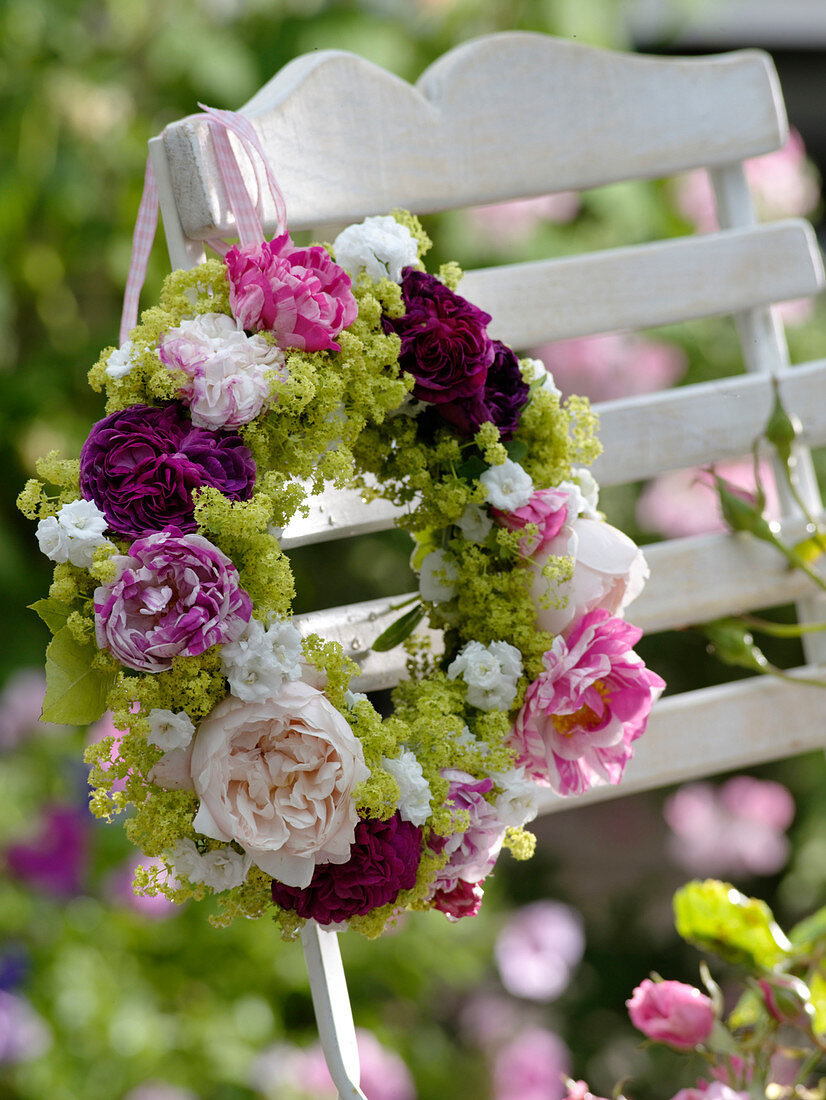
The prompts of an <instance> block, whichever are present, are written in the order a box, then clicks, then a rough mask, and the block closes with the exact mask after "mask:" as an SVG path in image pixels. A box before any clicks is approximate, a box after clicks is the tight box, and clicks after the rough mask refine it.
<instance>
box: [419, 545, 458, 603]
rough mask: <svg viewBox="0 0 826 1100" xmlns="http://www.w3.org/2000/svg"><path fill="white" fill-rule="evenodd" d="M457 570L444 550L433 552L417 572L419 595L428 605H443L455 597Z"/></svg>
mask: <svg viewBox="0 0 826 1100" xmlns="http://www.w3.org/2000/svg"><path fill="white" fill-rule="evenodd" d="M458 579H459V570H458V569H457V568H456V563H455V562H454V561H453V559H452V558H451V557H450V556H449V555H448V553H447V551H446V550H434V551H433V552H432V553H430V554H428V555H427V557H426V558H425V559H424V561H423V562H422V565H421V569H420V571H419V594H420V595H421V597H422V599H423V600H427V601H428V602H429V603H444V602H445V601H446V600H452V599H453V597H454V596H455V595H456V581H457V580H458Z"/></svg>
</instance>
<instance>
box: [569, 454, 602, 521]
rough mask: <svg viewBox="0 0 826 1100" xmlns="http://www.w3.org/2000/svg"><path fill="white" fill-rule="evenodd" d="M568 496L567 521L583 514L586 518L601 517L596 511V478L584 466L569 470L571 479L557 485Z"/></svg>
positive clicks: (597, 492) (597, 493)
mask: <svg viewBox="0 0 826 1100" xmlns="http://www.w3.org/2000/svg"><path fill="white" fill-rule="evenodd" d="M559 488H560V489H563V490H564V491H565V492H566V493H568V494H569V496H570V501H569V504H568V523H571V522H572V521H573V520H575V519H576V517H577V516H585V517H586V519H601V518H602V517H601V516H600V514H599V511H598V508H597V506H598V504H599V484H598V483H597V479H596V478H595V477H594V475H593V474H592V473H591V471H590V470H587V469H586V468H585V467H584V466H575V467H574V469H573V470H571V480H570V481H563V482H561V483H560V485H559Z"/></svg>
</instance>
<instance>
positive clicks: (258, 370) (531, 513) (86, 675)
mask: <svg viewBox="0 0 826 1100" xmlns="http://www.w3.org/2000/svg"><path fill="white" fill-rule="evenodd" d="M429 246H430V241H429V240H428V238H427V236H426V234H425V232H424V231H423V229H422V227H421V224H420V223H419V221H418V220H417V219H416V218H415V217H414V216H412V215H411V214H408V213H406V212H403V211H398V210H397V211H394V212H393V214H392V215H387V216H382V217H370V218H367V219H365V221H364V222H362V223H361V224H359V225H352V226H350V227H349V228H347V229H345V230H344V231H343V232H342V233H340V234H339V236H338V237H337V238H336V239H335V241H334V242H333V243H332V245H323V246H322V245H311V246H309V247H300V246H297V245H295V244H294V243H293V242H292V240H291V239H290V236H289V235H288V234H287V233H286V232H284V233H281V234H279V235H277V236H276V237H275V238H274V239H273V240H271V241H264V242H263V243H258V244H242V245H240V246H235V247H233V248H231V249H229V250H228V251H227V252H226V255H225V256H224V258H223V259H222V260H208V261H206V262H204V263H202V264H200V265H199V266H197V267H195V268H194V269H193V270H191V271H175V272H173V273H172V274H171V275H169V276H168V277H167V279H166V281H165V284H164V287H163V291H162V293H161V296H160V300H159V302H158V304H157V305H156V306H154V307H152V308H150V309H149V310H147V311H146V312H144V313H143V315H142V317H141V321H140V323H139V324H138V325H137V326H136V327H135V328H134V329H132V331H131V333H130V335H129V339H127V340H125V341H124V342H123V343H122V345H121V346H120V347H119V348H116V349H115V348H111V347H110V348H107V349H105V350H104V351H103V353H102V355H101V357H100V359H99V361H98V362H97V363H96V365H95V366H94V367H92V369H91V371H90V374H89V380H90V383H91V385H92V387H93V388H94V389H95V390H98V391H100V390H105V392H106V397H107V405H106V416H105V417H104V419H102V420H101V421H99V422H98V423H97V424H95V425H94V427H93V428H92V430H91V432H90V434H89V437H88V438H87V440H86V442H85V444H84V445H83V448H82V450H81V453H80V458H79V461H70V460H65V459H61V458H60V456H59V455H58V454H57V453H52V454H50V455H48V456H46V457H45V458H44V459H42V460H41V461H40V463H39V464H38V474H39V476H40V479H42V480H34V479H33V480H31V481H29V482H28V483H27V485H26V487H25V489H24V491H23V492H22V494H21V497H20V501H19V503H20V507H21V509H22V511H23V512H24V513H25V514H26V515H27V516H29V517H30V518H31V519H36V520H38V521H39V522H38V527H37V538H38V541H39V545H40V548H41V550H42V551H43V552H44V553H45V554H46V555H47V556H48V557H49V558H50V559H51V560H52V561H54V562H55V563H56V564H55V570H54V581H53V584H52V586H51V589H50V592H49V596H48V598H47V599H43V600H40V601H38V603H37V604H35V605H34V609H35V610H36V611H37V612H38V614H39V615H40V616H41V618H43V619H44V621H45V622H46V623H47V625H48V626H49V628H50V629H51V631H52V633H53V634H54V637H53V639H52V641H51V643H50V645H49V647H48V650H47V678H48V691H47V696H46V703H45V706H44V717H46V718H47V719H49V720H52V721H63V722H67V721H68V722H74V723H86V722H91V721H94V720H95V719H97V718H98V717H99V716H100V714H101V713H102V712H103V710H104V709H105V708H107V707H108V708H111V710H112V712H113V717H114V723H115V727H116V728H117V729H119V730H121V731H123V732H122V733H121V735H120V736H118V737H116V738H112V737H110V738H107V739H105V740H104V741H101V742H100V743H98V744H96V745H93V746H91V747H90V748H89V749H87V761H88V762H89V763H90V764H91V772H90V783H91V784H92V786H93V788H94V791H93V794H92V799H91V806H92V810H93V812H94V813H95V814H96V815H98V816H101V817H106V818H111V817H112V816H113V815H115V814H118V813H120V812H122V811H125V810H126V809H127V808H130V807H131V813H130V814H129V816H128V817H127V818H126V829H127V833H128V835H129V837H130V838H131V840H132V841H133V842H134V843H135V844H136V845H137V846H138V847H140V848H141V849H142V850H143V851H144V852H145V853H146V854H147V855H148V856H161V857H163V867H161V869H160V870H159V869H158V867H157V866H148V867H142V868H139V870H138V872H137V874H136V880H135V888H136V889H137V890H138V891H139V892H143V893H149V894H153V893H157V892H162V893H163V894H165V895H166V896H167V897H169V898H171V899H173V900H175V901H178V902H182V901H184V900H186V899H187V898H196V899H200V898H203V897H204V896H205V895H207V894H209V893H214V894H216V895H218V898H219V903H220V904H219V910H218V915H217V916H215V917H213V918H212V919H213V921H214V922H215V923H218V924H227V923H229V922H230V921H231V920H232V919H233V918H234V917H235V916H246V917H258V916H262V915H264V914H271V915H275V916H276V918H277V920H278V922H279V924H280V926H281V929H282V932H283V934H284V935H285V936H286V937H292V936H294V935H295V934H296V932H297V930H298V929H299V927H300V925H301V924H302V923H303V920H304V919H307V918H313V919H315V920H316V921H317V922H318V923H319V924H322V925H333V926H338V927H341V926H342V922H347V924H349V926H350V927H352V928H355V929H357V930H358V931H360V932H362V933H364V934H365V935H367V936H371V937H372V936H375V935H378V934H379V933H380V932H381V931H382V930H383V928H384V927H385V925H386V924H387V922H388V921H392V920H394V919H395V918H396V917H397V916H398V915H399V914H400V913H401V912H402V911H404V910H407V909H428V908H435V909H439V910H441V911H442V912H443V913H445V914H447V916H448V917H449V918H450V919H453V920H456V919H459V918H461V917H466V916H473V915H475V914H476V913H477V912H478V909H479V906H480V903H481V899H482V883H483V881H484V880H485V879H486V877H487V876H488V875H489V874H490V873H491V871H492V870H493V867H494V864H495V862H496V859H497V857H498V855H499V852H500V850H501V849H502V848H503V847H507V848H509V849H510V850H511V852H512V853H513V855H514V856H515V857H516V858H517V859H526V858H529V857H530V855H531V854H532V852H533V848H534V842H535V838H534V837H533V836H532V835H531V834H530V833H529V832H527V831H526V830H525V828H524V826H525V825H526V824H527V823H528V822H529V821H530V820H532V818H533V817H534V816H535V815H536V811H537V796H538V794H539V792H540V790H541V788H543V787H551V788H553V790H554V791H556V792H557V793H558V794H560V795H563V796H564V795H574V794H579V793H581V792H583V791H586V790H588V789H589V788H590V787H592V786H595V785H599V784H604V783H618V782H619V781H620V778H621V776H622V773H623V770H624V768H625V765H626V763H627V762H628V760H629V759H630V757H631V755H632V752H633V742H634V741H635V740H636V739H637V738H638V737H639V736H640V735H641V734H642V733H643V732H644V729H645V726H646V722H647V718H648V714H649V711H650V708H651V705H652V702H653V700H654V699H655V698H656V696H657V695H658V694H659V692H660V691H661V690H662V687H663V681H662V680H661V679H660V678H659V677H658V676H657V675H656V674H654V673H653V672H651V671H649V670H648V669H646V667H645V666H644V664H643V663H642V661H641V660H640V659H639V657H638V656H637V655H636V654H635V653H634V651H633V647H634V645H635V644H636V642H637V641H638V639H639V637H640V634H641V631H640V630H638V629H637V628H635V627H633V626H631V625H629V624H628V623H626V622H625V621H624V620H623V618H622V617H621V614H622V611H623V609H624V607H625V606H626V605H627V604H628V603H629V602H630V601H631V600H632V599H633V598H634V597H635V596H636V595H637V594H638V593H639V591H640V590H641V588H642V585H643V583H644V580H645V577H646V575H647V569H646V566H645V561H644V558H643V556H642V554H641V552H640V551H639V550H638V549H637V547H636V546H635V545H634V543H633V542H631V540H630V539H628V538H627V537H626V536H625V535H623V534H622V533H621V532H619V531H617V530H616V529H615V528H614V527H612V526H610V525H609V524H608V523H606V522H605V520H604V518H603V517H602V516H601V514H600V513H599V512H598V511H597V494H598V487H597V485H596V482H595V481H594V479H593V477H592V476H591V474H590V473H589V472H588V471H587V469H586V468H585V467H586V466H587V464H588V463H589V462H591V461H592V460H593V459H594V458H595V457H596V455H597V454H598V452H599V444H598V442H597V438H596V427H597V422H596V416H595V415H594V413H593V412H592V411H591V410H590V407H589V405H588V402H587V401H586V400H585V399H584V398H580V397H571V398H569V399H568V400H567V401H565V402H563V401H562V400H561V396H560V393H559V391H558V390H557V389H556V388H555V386H554V384H553V379H552V378H551V376H550V375H549V374H548V372H547V371H546V370H545V368H544V365H543V364H542V363H541V362H540V361H538V360H535V359H521V360H520V359H517V357H516V355H515V354H514V352H513V351H512V350H511V349H510V348H509V347H507V346H506V345H505V344H504V343H502V342H501V341H499V340H496V339H493V338H492V337H491V336H490V335H489V333H488V331H487V326H488V324H489V322H490V320H491V318H490V316H489V314H487V313H485V312H484V311H483V310H481V309H479V308H477V307H476V306H474V305H472V304H471V303H470V302H468V301H467V300H466V299H464V298H463V297H461V296H460V295H459V294H457V293H456V286H457V284H458V282H459V280H460V278H461V274H462V273H461V271H460V269H459V267H458V266H457V265H456V264H455V263H449V264H446V265H444V266H442V267H441V269H440V270H439V273H438V275H434V274H428V273H427V272H426V271H425V270H424V267H423V264H422V256H423V255H424V254H425V253H426V251H427V249H428V248H429ZM331 483H332V484H333V485H334V486H337V487H344V486H353V485H354V486H356V487H359V488H361V489H362V492H363V494H364V495H365V497H366V498H367V499H370V498H375V497H383V498H384V499H386V500H388V501H391V502H393V503H394V504H396V505H400V506H401V507H402V509H403V515H402V517H401V519H400V520H399V521H398V523H399V525H400V526H401V527H403V528H404V529H406V530H408V531H409V532H410V533H411V535H412V537H413V539H414V543H415V549H414V552H413V557H412V564H413V567H414V569H415V570H416V571H417V573H418V575H419V593H420V602H419V603H417V605H416V606H415V607H414V608H413V609H412V610H410V611H408V612H407V613H406V614H405V615H404V616H403V617H402V618H401V619H400V620H399V621H398V622H397V623H396V624H394V626H393V627H391V628H390V630H389V631H388V632H386V633H385V635H384V636H383V637H382V639H380V640H379V642H377V643H376V647H377V648H378V647H379V646H380V645H384V646H387V647H389V646H390V645H391V644H404V645H405V646H406V648H407V652H408V658H409V659H408V670H409V675H410V678H409V679H408V680H405V681H403V682H402V683H401V684H400V685H399V686H398V687H397V688H396V689H395V691H394V693H393V704H394V710H393V713H392V714H391V715H390V716H389V717H382V716H381V715H380V714H379V712H378V711H377V710H376V709H375V708H374V706H373V705H372V703H371V701H370V700H369V699H368V698H367V696H365V695H363V694H359V693H356V692H353V691H351V690H350V683H351V680H352V679H353V677H354V676H355V675H356V674H357V672H358V669H357V666H356V665H355V664H354V663H353V662H352V661H350V660H349V659H348V658H347V657H346V656H345V655H344V652H343V650H342V647H341V645H340V644H339V643H337V642H334V641H325V640H324V639H323V638H320V637H318V636H317V635H310V636H306V637H302V635H301V633H300V631H299V629H298V628H297V626H296V625H295V624H294V623H293V621H292V618H291V602H292V599H293V596H294V583H293V576H292V572H291V570H290V563H289V561H288V559H287V557H286V556H285V555H284V553H283V552H282V550H281V547H280V544H279V534H280V530H281V529H282V528H284V527H285V526H286V525H287V523H288V522H289V521H290V520H291V519H292V518H293V517H294V516H295V515H296V514H297V513H299V512H301V511H302V510H304V511H305V512H306V499H307V496H308V495H309V494H310V493H318V492H320V491H321V490H322V489H324V488H325V487H326V486H327V485H329V484H331ZM47 484H48V485H50V486H53V487H56V491H55V490H54V489H52V490H51V491H49V490H47ZM425 616H427V617H428V619H429V622H430V624H431V626H433V627H436V628H440V629H442V630H443V631H444V643H445V644H444V653H443V654H436V653H433V652H432V651H431V650H430V649H429V648H428V645H427V642H426V641H425V640H423V639H422V638H420V637H417V636H416V635H415V634H414V633H413V631H414V628H415V626H416V625H417V624H418V622H419V621H421V619H422V618H424V617H425ZM164 868H165V870H164Z"/></svg>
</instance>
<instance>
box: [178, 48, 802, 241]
mask: <svg viewBox="0 0 826 1100" xmlns="http://www.w3.org/2000/svg"><path fill="white" fill-rule="evenodd" d="M503 73H507V80H502V74H503ZM492 88H495V89H496V96H495V97H493V96H492V95H491V89H492ZM597 89H610V94H605V93H604V92H602V93H600V92H598V91H597ZM479 104H485V110H484V111H480V110H479ZM537 104H545V105H546V106H545V107H544V108H543V109H541V110H537V107H536V105H537ZM243 112H244V113H245V114H246V115H247V116H248V117H250V118H251V119H252V120H253V122H254V124H255V126H256V128H257V129H258V132H259V134H260V136H261V138H262V140H263V143H264V147H265V149H266V151H267V153H268V156H269V157H270V159H271V161H272V164H273V166H274V168H275V171H276V174H277V176H278V179H279V182H280V185H281V187H282V189H283V192H284V195H285V197H286V200H287V209H288V211H289V219H290V227H291V228H292V229H298V228H309V227H312V226H315V225H321V224H326V223H341V224H346V223H348V222H351V221H356V220H359V219H360V218H362V217H364V216H365V215H366V214H375V213H376V212H384V211H387V210H390V209H391V208H392V207H394V206H404V207H407V208H408V209H412V210H416V211H417V212H420V213H427V212H430V211H434V210H445V209H454V208H456V207H461V206H469V205H473V204H475V203H480V202H495V201H497V200H501V199H509V198H515V197H520V196H528V195H540V194H546V193H548V192H550V191H561V190H568V189H575V190H578V189H584V188H588V187H595V186H598V185H600V184H603V183H609V182H611V181H614V180H620V179H630V178H640V177H656V176H667V175H671V174H673V173H675V172H678V171H681V170H683V169H685V168H690V167H695V166H698V165H709V164H725V163H730V162H732V161H736V160H739V159H742V158H744V157H751V156H756V155H758V154H760V153H765V152H769V151H770V150H772V149H776V148H778V147H779V146H780V145H781V144H782V143H783V141H784V140H785V136H786V133H787V124H786V117H785V111H784V108H783V102H782V97H781V95H780V91H779V87H778V83H777V75H776V73H775V71H774V67H773V65H772V63H771V60H770V59H769V58H768V56H767V55H765V54H763V53H761V52H759V51H754V50H744V51H739V52H736V53H732V54H726V55H722V56H719V57H713V58H691V59H688V58H679V59H667V60H664V59H660V58H651V57H641V56H633V55H624V54H619V53H613V52H610V51H607V50H598V49H593V48H590V47H584V46H581V45H579V44H578V43H575V42H567V41H563V40H561V39H554V38H551V37H549V36H547V35H540V34H527V33H522V32H513V33H508V34H500V35H495V36H489V37H487V38H482V39H477V40H475V41H472V42H469V43H467V44H465V45H463V46H460V47H458V48H457V49H455V50H452V51H451V52H450V53H448V54H446V55H445V56H444V57H442V58H441V59H440V60H439V61H437V62H436V63H435V64H434V65H432V66H431V67H430V68H429V69H428V70H427V71H426V72H425V73H424V74H423V75H422V76H421V78H420V79H419V81H418V83H417V84H416V85H415V87H411V85H409V84H407V83H406V82H405V81H403V80H400V79H399V78H398V77H396V76H394V75H392V74H390V73H387V72H386V71H384V70H383V69H380V68H378V67H377V66H375V65H373V64H372V63H371V62H368V61H365V60H364V59H362V58H359V57H356V56H354V55H352V54H349V53H344V52H342V51H338V50H322V51H319V52H317V53H315V54H311V55H305V56H303V57H300V58H297V59H296V60H295V61H293V62H292V63H291V64H289V65H287V66H285V68H283V69H282V70H281V71H280V72H279V73H278V74H277V75H276V76H274V77H273V79H272V80H271V81H270V82H269V83H268V84H267V85H266V86H265V87H264V88H262V89H261V91H260V92H258V93H257V94H256V95H255V96H254V97H253V98H252V99H251V100H250V101H249V102H248V103H247V104H246V105H245V107H244V108H243ZM308 134H311V135H315V137H316V139H317V140H315V141H313V140H308V139H307V136H306V135H308ZM318 138H321V139H322V140H318ZM164 141H165V144H166V149H167V154H168V156H169V161H170V167H171V172H172V178H173V182H174V187H175V191H176V193H177V195H178V196H179V207H180V216H181V223H182V225H183V228H184V232H185V233H186V234H187V236H189V237H191V238H195V239H199V240H204V239H208V238H209V237H213V236H216V235H226V234H229V233H231V231H232V218H231V215H229V213H228V207H227V203H226V196H225V195H224V193H223V190H222V188H221V187H220V186H219V185H218V184H217V183H216V181H217V180H218V178H219V176H218V173H217V171H216V170H215V162H214V157H213V152H212V148H211V145H210V142H209V140H208V137H207V127H206V123H205V122H203V121H200V120H198V121H186V120H184V121H182V122H178V123H174V124H173V125H171V126H169V127H167V129H166V131H165V135H164ZM515 164H517V165H518V171H514V165H515ZM245 173H246V174H247V182H248V184H249V185H250V186H251V191H250V193H251V194H253V195H254V194H255V193H256V189H255V184H254V182H253V176H252V172H251V170H249V171H248V170H247V168H246V166H245ZM262 206H263V214H264V221H265V224H266V225H267V228H268V229H269V230H272V228H273V226H274V222H275V219H274V210H273V207H272V203H271V200H270V198H269V196H264V199H263V204H262Z"/></svg>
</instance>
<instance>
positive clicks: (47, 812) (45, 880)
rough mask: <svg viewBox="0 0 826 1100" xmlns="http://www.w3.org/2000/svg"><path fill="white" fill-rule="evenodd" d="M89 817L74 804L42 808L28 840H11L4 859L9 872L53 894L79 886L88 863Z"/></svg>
mask: <svg viewBox="0 0 826 1100" xmlns="http://www.w3.org/2000/svg"><path fill="white" fill-rule="evenodd" d="M89 826H90V820H89V816H88V814H87V812H86V811H85V810H81V809H78V808H77V807H75V806H51V807H47V808H46V809H44V810H43V813H42V816H41V819H40V829H39V832H37V833H36V834H35V836H33V837H32V838H31V840H29V841H24V842H20V843H17V844H11V845H9V847H8V848H7V849H6V854H5V859H6V865H7V867H8V869H9V872H10V873H11V874H12V875H13V876H14V877H15V878H18V879H20V880H21V881H22V882H26V883H28V884H29V885H30V886H34V887H35V888H36V889H38V890H42V891H43V892H44V893H46V894H52V895H53V896H55V897H71V896H72V895H73V894H79V893H81V892H82V890H83V882H84V879H85V877H86V870H87V867H88V863H89Z"/></svg>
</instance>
